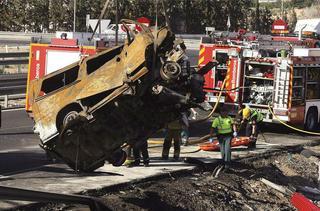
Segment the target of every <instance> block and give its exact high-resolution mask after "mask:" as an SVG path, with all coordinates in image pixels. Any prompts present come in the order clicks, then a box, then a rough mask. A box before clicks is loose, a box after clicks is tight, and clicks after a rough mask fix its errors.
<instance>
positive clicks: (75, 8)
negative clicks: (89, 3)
mask: <svg viewBox="0 0 320 211" xmlns="http://www.w3.org/2000/svg"><path fill="white" fill-rule="evenodd" d="M76 12H77V0H73V32H76Z"/></svg>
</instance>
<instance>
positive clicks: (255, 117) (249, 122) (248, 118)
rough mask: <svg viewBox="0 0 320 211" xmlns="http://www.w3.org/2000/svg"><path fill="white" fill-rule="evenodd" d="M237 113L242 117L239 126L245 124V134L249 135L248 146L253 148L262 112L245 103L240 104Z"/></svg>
mask: <svg viewBox="0 0 320 211" xmlns="http://www.w3.org/2000/svg"><path fill="white" fill-rule="evenodd" d="M239 114H240V116H241V117H242V121H241V126H246V136H248V137H250V139H251V141H252V142H251V144H250V145H249V147H250V148H255V147H256V142H257V138H258V134H259V129H260V125H261V123H262V120H263V114H261V113H260V112H259V111H257V110H255V109H251V108H249V107H247V106H245V105H242V106H241V110H240V111H239Z"/></svg>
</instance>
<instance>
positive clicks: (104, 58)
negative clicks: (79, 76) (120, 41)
mask: <svg viewBox="0 0 320 211" xmlns="http://www.w3.org/2000/svg"><path fill="white" fill-rule="evenodd" d="M122 48H123V46H120V47H118V48H115V49H113V50H111V51H108V52H106V53H103V54H101V55H99V56H97V57H95V58H93V59H90V60H88V61H87V73H88V75H89V74H91V73H93V72H95V71H96V70H98V69H99V68H100V67H101V66H102V65H104V64H105V63H107V62H108V61H110V60H111V59H113V58H114V57H115V56H117V55H119V54H120V53H121V51H122Z"/></svg>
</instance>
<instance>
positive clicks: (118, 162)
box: [109, 149, 127, 167]
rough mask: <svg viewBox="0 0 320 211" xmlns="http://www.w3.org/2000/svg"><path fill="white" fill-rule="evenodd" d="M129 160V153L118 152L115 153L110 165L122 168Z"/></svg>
mask: <svg viewBox="0 0 320 211" xmlns="http://www.w3.org/2000/svg"><path fill="white" fill-rule="evenodd" d="M126 159H127V153H126V152H125V151H123V150H122V149H121V150H117V151H116V152H114V153H113V155H112V156H111V159H110V160H109V163H111V164H112V165H113V166H117V167H118V166H122V164H123V163H124V162H125V161H126Z"/></svg>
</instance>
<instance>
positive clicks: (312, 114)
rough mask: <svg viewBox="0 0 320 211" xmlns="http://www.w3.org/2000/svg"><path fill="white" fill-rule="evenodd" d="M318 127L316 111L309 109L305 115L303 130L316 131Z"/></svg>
mask: <svg viewBox="0 0 320 211" xmlns="http://www.w3.org/2000/svg"><path fill="white" fill-rule="evenodd" d="M317 127H318V111H317V109H316V108H310V109H309V110H308V113H307V117H306V121H305V125H304V128H305V129H306V130H307V131H316V130H317Z"/></svg>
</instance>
